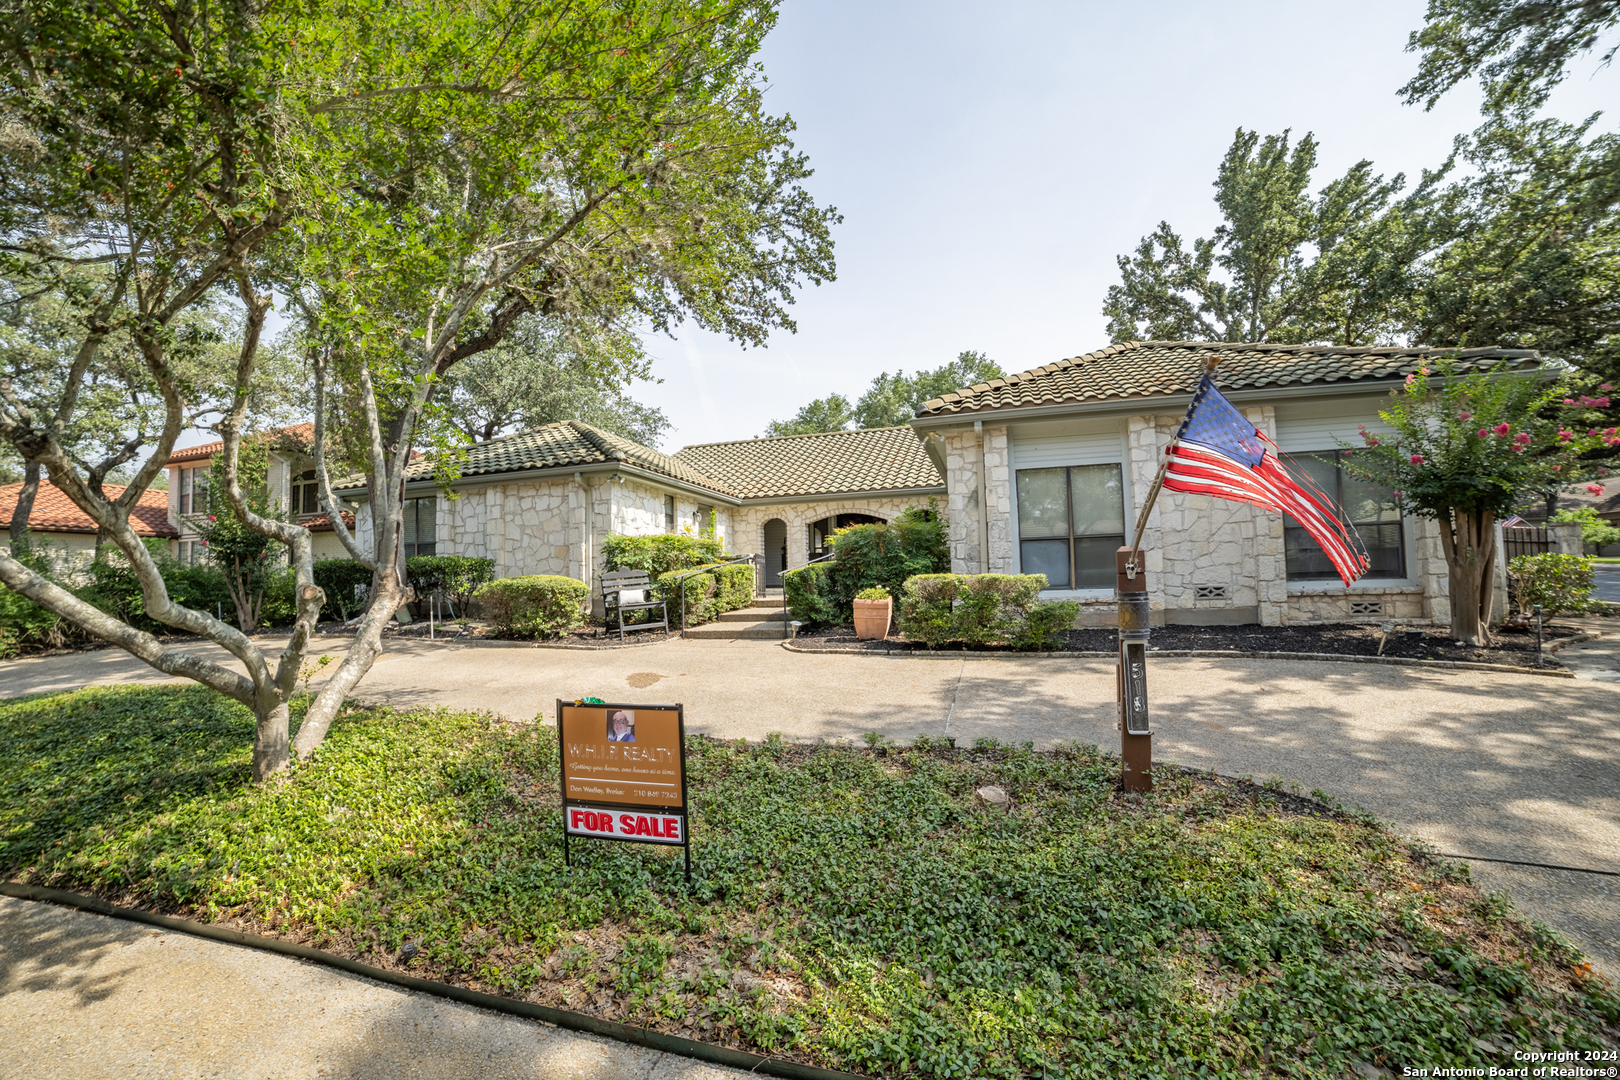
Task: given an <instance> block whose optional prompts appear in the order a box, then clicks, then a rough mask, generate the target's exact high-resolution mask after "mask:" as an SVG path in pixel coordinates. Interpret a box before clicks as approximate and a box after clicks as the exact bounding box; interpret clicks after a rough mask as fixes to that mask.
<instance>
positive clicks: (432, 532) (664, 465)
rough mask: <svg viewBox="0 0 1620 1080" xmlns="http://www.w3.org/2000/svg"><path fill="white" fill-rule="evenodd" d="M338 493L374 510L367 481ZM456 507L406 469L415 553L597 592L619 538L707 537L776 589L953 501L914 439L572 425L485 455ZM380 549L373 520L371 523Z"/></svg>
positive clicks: (479, 450) (514, 439)
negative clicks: (889, 525) (864, 533)
mask: <svg viewBox="0 0 1620 1080" xmlns="http://www.w3.org/2000/svg"><path fill="white" fill-rule="evenodd" d="M348 484H349V486H348V487H344V488H340V489H338V490H336V491H335V492H334V494H336V495H338V497H339V498H343V499H346V500H347V501H349V502H351V503H354V502H360V501H362V500H361V489H360V488H359V487H358V486H356V483H355V481H352V480H351V481H348ZM451 493H452V494H453V495H454V496H455V497H454V498H446V497H445V496H444V493H443V492H442V491H441V490H440V489H439V487H438V486H437V485H436V483H435V482H434V479H433V467H432V464H431V463H430V462H427V461H422V462H419V463H417V464H415V465H412V466H411V467H410V468H409V469H408V470H407V471H406V483H405V496H406V503H405V542H406V549H407V554H415V553H422V554H426V553H429V552H431V553H435V554H439V555H470V556H477V557H481V558H488V559H493V560H494V562H495V573H496V575H497V576H498V577H513V576H517V575H523V574H561V575H565V576H567V577H572V578H578V579H580V580H582V581H588V582H590V583H591V584H592V585H593V586H594V585H595V582H596V578H597V576H598V575H600V574H601V572H602V570H603V561H602V542H603V540H605V539H606V537H607V536H608V534H609V533H628V534H635V535H647V534H655V533H683V532H684V533H693V534H697V533H701V532H705V531H707V530H708V529H709V528H710V527H711V524H712V527H713V528H714V530H715V532H716V533H717V535H719V536H720V537H721V538H722V539H724V540H725V541H726V546H727V548H728V550H730V551H734V552H737V553H739V554H747V555H754V554H758V555H763V556H764V561H763V566H762V571H763V582H762V584H763V586H764V587H766V588H778V587H780V585H781V574H782V571H783V570H784V569H787V568H790V567H795V566H801V565H803V564H804V563H805V562H807V561H808V560H809V559H810V558H811V557H812V555H813V554H819V553H820V552H821V550H822V547H823V544H824V541H825V538H826V537H827V536H828V535H829V534H830V533H831V532H832V531H833V530H834V529H835V528H840V527H842V526H845V525H851V524H855V523H857V522H863V521H887V520H889V519H891V518H893V517H894V516H895V515H897V514H899V513H900V512H901V511H903V510H905V509H906V508H907V507H909V506H914V505H920V504H925V503H926V502H927V500H928V498H929V497H931V496H932V497H936V498H939V497H943V496H944V495H945V485H944V482H943V481H942V480H941V479H940V474H939V472H938V470H937V469H935V467H934V464H933V462H932V461H930V459H929V457H928V455H927V454H926V453H925V452H924V450H923V448H922V445H921V444H920V443H919V442H918V440H917V437H916V435H914V434H913V433H912V431H911V430H910V429H909V428H903V427H902V428H880V429H876V430H869V431H840V432H830V433H826V434H821V435H796V436H788V437H785V438H775V439H745V440H741V441H739V442H726V443H708V444H704V445H701V446H688V447H686V448H685V449H683V450H680V451H678V452H677V453H675V454H663V453H660V452H659V451H657V450H652V449H649V448H647V447H645V446H641V445H639V444H637V443H633V442H631V441H629V440H628V439H624V438H621V437H619V436H617V435H613V434H610V433H608V432H605V431H601V430H598V429H597V428H594V427H591V426H590V425H588V424H582V423H580V422H578V421H574V420H566V421H562V422H559V423H555V424H548V425H546V426H545V427H541V428H536V429H535V430H533V431H525V432H520V433H518V434H516V435H508V436H505V437H504V438H499V439H493V440H491V441H489V442H486V443H479V444H477V445H474V446H471V447H469V448H468V449H467V456H466V460H465V461H464V462H463V464H462V467H461V471H460V474H459V476H458V477H457V478H456V480H455V481H454V482H453V483H452V484H451ZM358 531H359V533H360V536H361V537H362V543H366V544H369V543H370V535H371V522H370V513H369V508H366V507H362V508H361V510H360V512H359V527H358Z"/></svg>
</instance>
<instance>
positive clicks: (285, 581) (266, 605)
mask: <svg viewBox="0 0 1620 1080" xmlns="http://www.w3.org/2000/svg"><path fill="white" fill-rule="evenodd" d="M297 584H298V583H297V580H296V579H295V578H294V576H293V570H292V567H290V566H288V567H284V568H283V569H280V570H276V571H272V572H271V573H269V574H267V575H265V578H264V595H263V597H262V598H261V599H260V600H259V611H258V616H259V619H258V623H257V626H259V627H266V626H291V625H292V624H293V620H294V619H296V618H298V590H297Z"/></svg>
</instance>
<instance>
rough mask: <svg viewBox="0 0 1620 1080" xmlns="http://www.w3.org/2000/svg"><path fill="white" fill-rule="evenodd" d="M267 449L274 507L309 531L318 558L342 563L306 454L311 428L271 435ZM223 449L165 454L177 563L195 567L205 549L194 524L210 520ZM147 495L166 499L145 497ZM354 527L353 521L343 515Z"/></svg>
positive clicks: (219, 445)
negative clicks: (212, 486) (212, 484)
mask: <svg viewBox="0 0 1620 1080" xmlns="http://www.w3.org/2000/svg"><path fill="white" fill-rule="evenodd" d="M268 437H269V438H270V449H269V454H268V459H269V460H268V467H267V470H266V478H267V482H268V485H269V489H270V498H271V502H272V504H273V505H274V506H276V507H277V508H278V509H280V510H281V511H283V512H285V513H286V514H287V515H288V516H289V518H290V520H293V521H296V522H298V523H299V524H300V525H303V526H305V527H307V528H308V529H309V530H310V531H311V532H312V533H313V534H314V535H313V541H314V550H315V557H316V558H317V559H346V558H348V557H349V553H348V551H347V550H346V549H345V548H344V547H343V543H342V541H340V540H339V539H338V538H337V534H336V533H334V532H333V531H332V520H331V518H329V517H328V516H327V515H326V514H325V513H324V512H322V510H321V508H320V496H319V494H318V493H317V489H316V483H315V461H314V459H313V458H311V457H310V456H309V454H308V450H309V445H310V440H311V439H313V438H314V437H315V425H314V424H313V423H307V424H295V425H293V426H292V427H286V428H279V429H277V430H276V431H273V432H271V433H269V436H268ZM224 449H225V444H224V443H223V442H211V443H204V444H203V445H201V446H190V447H187V448H186V449H184V450H176V451H175V452H174V453H172V454H170V455H169V461H168V466H167V467H168V470H169V490H168V492H167V495H166V498H167V500H168V501H167V511H168V514H167V516H168V523H169V525H170V526H171V528H172V529H173V530H174V535H175V537H176V541H175V553H176V555H177V557H178V558H179V559H180V561H182V562H185V563H190V564H193V565H195V564H196V563H199V562H201V561H202V559H203V555H204V553H205V550H206V549H205V548H204V546H203V542H202V537H201V536H200V535H198V530H197V525H198V523H199V522H200V521H201V520H203V519H204V518H206V517H207V515H208V485H209V476H210V473H211V471H212V469H213V467H214V455H215V454H217V453H219V452H220V451H222V450H224ZM147 494H148V495H153V494H155V495H164V494H165V493H163V492H148V493H147ZM344 520H345V521H346V522H350V523H351V524H352V522H353V518H352V516H351V515H349V514H345V515H344Z"/></svg>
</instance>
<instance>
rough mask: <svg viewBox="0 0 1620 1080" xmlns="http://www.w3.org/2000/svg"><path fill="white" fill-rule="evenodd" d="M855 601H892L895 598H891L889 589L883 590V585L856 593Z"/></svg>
mask: <svg viewBox="0 0 1620 1080" xmlns="http://www.w3.org/2000/svg"><path fill="white" fill-rule="evenodd" d="M855 599H857V600H891V599H893V597H891V596H890V595H889V590H888V589H885V588H883V587H882V586H881V585H873V586H872V587H871V588H869V589H862V590H861V591H860V592H858V593H856V594H855Z"/></svg>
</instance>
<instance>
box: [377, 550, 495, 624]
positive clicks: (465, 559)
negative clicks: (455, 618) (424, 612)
mask: <svg viewBox="0 0 1620 1080" xmlns="http://www.w3.org/2000/svg"><path fill="white" fill-rule="evenodd" d="M494 578H495V560H494V559H475V558H472V557H471V556H468V555H416V556H413V557H411V558H409V559H406V560H405V580H406V583H407V584H409V585H410V587H411V588H413V589H415V590H416V598H417V599H418V600H419V601H420V600H426V599H427V598H428V596H429V595H430V594H431V593H432V592H433V591H434V590H435V589H438V590H442V591H443V592H444V594H445V595H446V596H448V597H449V598H450V603H451V605H452V606H453V607H454V608H455V610H456V614H457V615H460V616H465V615H466V614H467V607H468V605H469V604H471V603H472V598H473V594H474V593H476V592H477V591H478V590H479V588H481V587H482V586H484V585H486V584H488V583H489V582H490V581H493V580H494ZM366 580H367V581H368V582H369V581H370V580H371V578H370V571H367V577H366Z"/></svg>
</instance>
